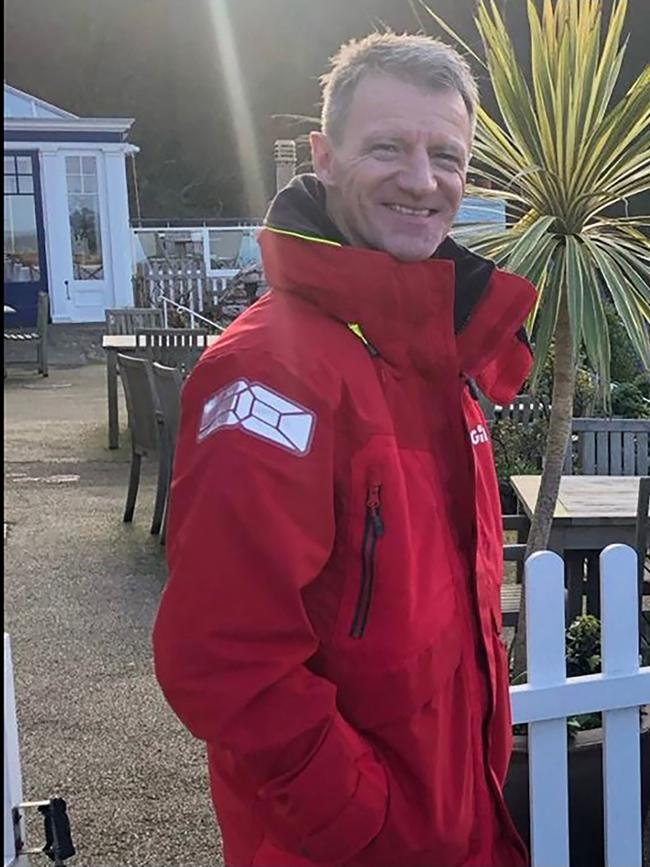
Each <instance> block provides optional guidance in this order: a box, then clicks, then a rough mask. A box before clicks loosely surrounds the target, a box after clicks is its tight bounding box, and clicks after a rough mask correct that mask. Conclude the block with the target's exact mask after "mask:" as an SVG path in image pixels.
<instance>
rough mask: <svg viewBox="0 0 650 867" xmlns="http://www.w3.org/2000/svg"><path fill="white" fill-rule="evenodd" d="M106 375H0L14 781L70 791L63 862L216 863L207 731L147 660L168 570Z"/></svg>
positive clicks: (131, 866) (93, 865) (149, 482)
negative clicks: (167, 696) (68, 844)
mask: <svg viewBox="0 0 650 867" xmlns="http://www.w3.org/2000/svg"><path fill="white" fill-rule="evenodd" d="M104 377H105V373H104V367H103V366H102V365H88V366H84V367H80V368H76V369H53V370H52V371H51V373H50V377H49V378H48V379H41V378H40V377H38V376H36V374H35V373H34V372H33V371H28V370H24V371H20V370H19V371H16V370H10V373H9V378H8V379H7V380H5V525H6V527H5V630H6V631H7V632H8V633H9V634H10V636H11V642H12V653H13V659H14V669H15V681H16V701H17V715H18V726H19V738H20V747H21V761H22V770H23V789H24V797H25V799H27V800H34V799H39V798H44V797H51V796H54V795H58V796H62V797H64V798H65V799H66V800H67V802H68V813H69V816H70V820H71V824H72V831H73V838H74V841H75V844H76V847H77V853H78V854H77V855H76V856H75V857H74V858H73V859H71V860H70V862H69V864H70V867H153V865H156V867H219V865H223V860H222V857H221V844H220V839H219V834H218V830H217V828H216V825H215V821H214V818H213V814H212V810H211V805H210V801H209V793H208V781H207V771H206V765H205V758H204V750H203V745H202V744H200V743H198V742H197V741H195V740H194V739H193V738H192V737H191V736H190V735H189V734H188V733H187V732H186V731H185V729H184V728H183V727H182V726H181V724H180V722H179V721H178V720H177V719H176V717H175V716H174V715H173V713H172V712H171V710H170V709H169V708H168V707H167V705H166V704H165V701H164V699H163V697H162V695H161V693H160V691H159V689H158V686H157V684H156V681H155V679H154V676H153V671H152V660H151V649H150V632H151V626H152V622H153V618H154V616H155V612H156V608H157V605H158V601H159V598H160V593H161V589H162V587H163V585H164V582H165V574H166V570H165V564H164V557H163V552H162V549H161V547H160V545H159V544H158V540H157V538H154V537H152V536H150V535H149V532H148V529H149V520H150V517H151V513H152V503H153V489H154V482H155V477H154V474H153V472H152V468H149V470H148V471H147V472H146V473H145V474H144V477H143V480H142V483H141V490H140V494H139V496H138V502H137V506H136V515H135V521H134V523H133V525H132V526H128V525H124V524H123V523H122V521H121V514H122V509H123V504H124V497H125V493H126V482H127V477H128V467H129V454H128V450H127V448H126V446H123V447H122V448H121V449H120V450H119V451H115V452H109V451H108V449H107V447H106V397H105V380H104ZM120 416H121V419H122V422H124V420H125V418H126V413H125V411H124V407H123V405H122V407H121V414H120ZM121 439H122V442H123V443H126V436H124V435H123V436H122V438H121ZM38 835H40V831H39V832H38ZM38 835H37V836H36V837H35V838H32V839H31V840H30V841H29V842H30V845H40V843H41V840H40V838H39V836H38ZM34 860H35V863H34V867H37V864H36V862H38V864H40V863H41V861H44V862H45V863H47V861H46V860H45V859H44V858H36V859H34Z"/></svg>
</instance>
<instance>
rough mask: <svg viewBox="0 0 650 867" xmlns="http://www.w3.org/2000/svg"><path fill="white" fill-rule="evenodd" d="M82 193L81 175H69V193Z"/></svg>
mask: <svg viewBox="0 0 650 867" xmlns="http://www.w3.org/2000/svg"><path fill="white" fill-rule="evenodd" d="M81 192H82V189H81V175H68V193H81Z"/></svg>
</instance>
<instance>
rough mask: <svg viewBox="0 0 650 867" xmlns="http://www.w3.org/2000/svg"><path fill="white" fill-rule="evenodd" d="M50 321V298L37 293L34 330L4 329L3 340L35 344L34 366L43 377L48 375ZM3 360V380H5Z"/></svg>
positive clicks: (44, 293) (44, 294)
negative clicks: (48, 330)
mask: <svg viewBox="0 0 650 867" xmlns="http://www.w3.org/2000/svg"><path fill="white" fill-rule="evenodd" d="M49 319H50V297H49V295H48V294H47V292H39V293H38V306H37V313H36V328H5V330H4V338H5V340H12V341H14V342H16V343H31V342H35V343H36V365H37V368H38V372H39V373H41V374H42V375H43V376H48V375H49V368H48V360H47V327H48V323H49ZM6 365H7V361H6V360H5V379H6V378H7V368H6Z"/></svg>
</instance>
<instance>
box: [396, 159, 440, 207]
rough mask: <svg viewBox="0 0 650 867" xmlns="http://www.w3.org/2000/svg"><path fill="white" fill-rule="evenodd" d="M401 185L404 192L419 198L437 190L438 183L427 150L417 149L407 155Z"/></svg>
mask: <svg viewBox="0 0 650 867" xmlns="http://www.w3.org/2000/svg"><path fill="white" fill-rule="evenodd" d="M400 185H401V187H402V189H403V190H405V191H406V192H408V193H410V194H411V195H412V196H416V197H417V198H422V197H423V196H426V195H428V194H429V193H432V192H434V191H435V190H436V188H437V186H438V181H437V178H436V175H435V172H434V170H433V166H432V165H431V157H430V156H429V153H428V151H427V149H426V148H424V147H423V148H417V149H416V150H413V151H412V152H411V153H410V154H408V155H407V157H406V160H405V162H404V166H403V169H402V171H401V172H400Z"/></svg>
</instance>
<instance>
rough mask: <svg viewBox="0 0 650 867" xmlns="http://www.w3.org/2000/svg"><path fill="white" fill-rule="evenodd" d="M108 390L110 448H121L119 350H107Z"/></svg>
mask: <svg viewBox="0 0 650 867" xmlns="http://www.w3.org/2000/svg"><path fill="white" fill-rule="evenodd" d="M106 388H107V393H108V447H109V449H117V448H119V447H120V430H119V418H118V403H117V350H115V349H107V350H106Z"/></svg>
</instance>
